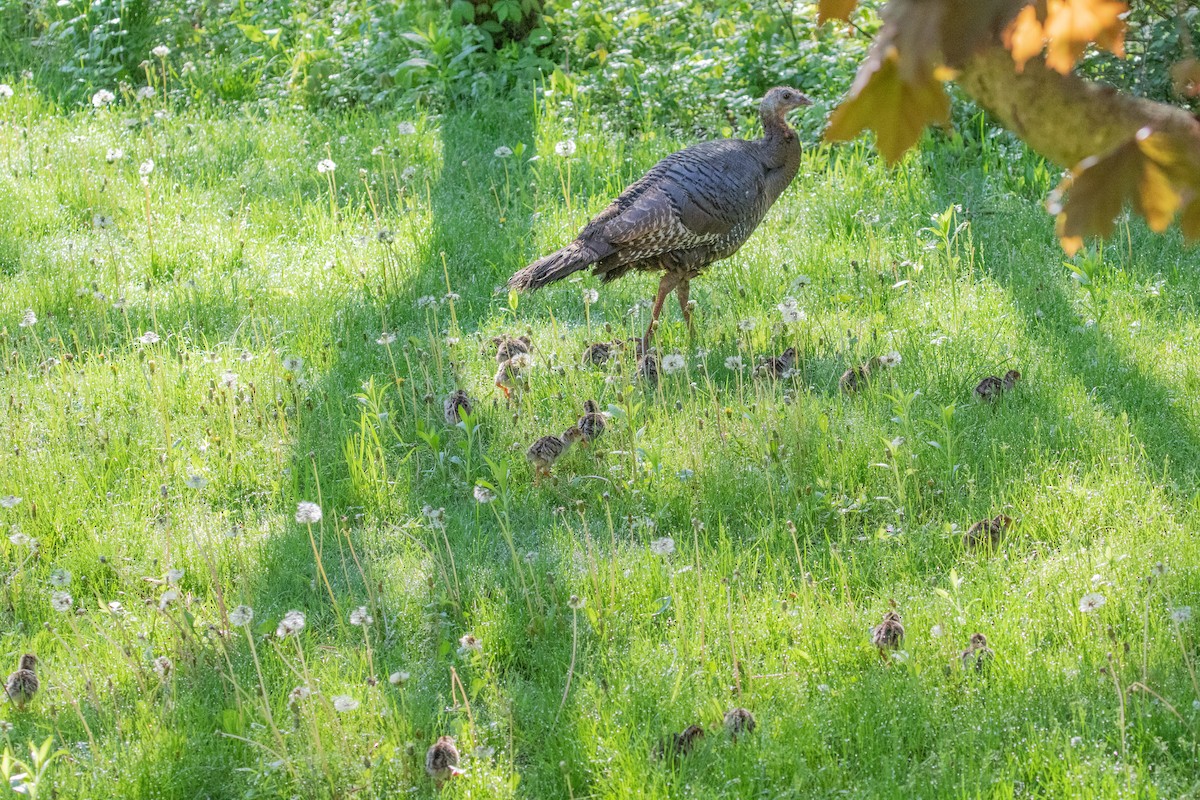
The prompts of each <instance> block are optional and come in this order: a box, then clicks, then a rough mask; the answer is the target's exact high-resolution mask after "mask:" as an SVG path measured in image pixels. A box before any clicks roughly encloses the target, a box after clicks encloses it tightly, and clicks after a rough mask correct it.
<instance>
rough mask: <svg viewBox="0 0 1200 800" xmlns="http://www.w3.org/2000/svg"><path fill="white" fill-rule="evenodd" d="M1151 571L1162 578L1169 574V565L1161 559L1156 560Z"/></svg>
mask: <svg viewBox="0 0 1200 800" xmlns="http://www.w3.org/2000/svg"><path fill="white" fill-rule="evenodd" d="M1150 572H1152V573H1153V574H1154V575H1155V576H1157V577H1159V578H1161V577H1162V576H1163V575H1166V574H1167V565H1166V564H1164V563H1163V562H1161V561H1158V562H1155V564H1154V566H1153V567H1151V568H1150Z"/></svg>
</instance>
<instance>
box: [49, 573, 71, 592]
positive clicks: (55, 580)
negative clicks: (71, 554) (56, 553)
mask: <svg viewBox="0 0 1200 800" xmlns="http://www.w3.org/2000/svg"><path fill="white" fill-rule="evenodd" d="M50 585H51V586H55V587H57V588H59V589H65V588H66V587H67V586H70V585H71V570H69V569H56V570H54V571H53V572H51V573H50Z"/></svg>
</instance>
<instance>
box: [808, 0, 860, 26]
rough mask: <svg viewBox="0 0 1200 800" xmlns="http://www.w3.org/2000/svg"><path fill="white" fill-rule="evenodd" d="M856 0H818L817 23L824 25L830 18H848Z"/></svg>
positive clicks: (856, 2)
mask: <svg viewBox="0 0 1200 800" xmlns="http://www.w3.org/2000/svg"><path fill="white" fill-rule="evenodd" d="M857 5H858V0H820V2H818V3H817V24H818V25H824V24H825V23H826V22H828V21H829V20H831V19H844V20H849V19H850V14H851V13H852V12H853V11H854V7H855V6H857Z"/></svg>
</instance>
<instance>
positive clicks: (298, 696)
mask: <svg viewBox="0 0 1200 800" xmlns="http://www.w3.org/2000/svg"><path fill="white" fill-rule="evenodd" d="M310 697H312V689H310V688H308V687H307V686H297V687H296V688H295V689H292V690H291V691H290V692H288V705H290V706H294V705H298V704H300V703H302V702H303V701H305V700H307V699H308V698H310Z"/></svg>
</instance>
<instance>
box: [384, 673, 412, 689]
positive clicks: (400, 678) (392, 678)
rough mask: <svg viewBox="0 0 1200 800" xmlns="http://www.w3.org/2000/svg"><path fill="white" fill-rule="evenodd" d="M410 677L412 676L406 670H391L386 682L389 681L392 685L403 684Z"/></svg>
mask: <svg viewBox="0 0 1200 800" xmlns="http://www.w3.org/2000/svg"><path fill="white" fill-rule="evenodd" d="M410 677H412V676H411V675H409V674H408V673H407V672H403V671H397V672H393V673H392V674H391V675H388V683H390V684H391V685H392V686H403V685H404V684H406V683H408V679H409V678H410Z"/></svg>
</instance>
